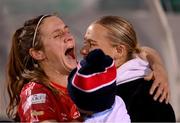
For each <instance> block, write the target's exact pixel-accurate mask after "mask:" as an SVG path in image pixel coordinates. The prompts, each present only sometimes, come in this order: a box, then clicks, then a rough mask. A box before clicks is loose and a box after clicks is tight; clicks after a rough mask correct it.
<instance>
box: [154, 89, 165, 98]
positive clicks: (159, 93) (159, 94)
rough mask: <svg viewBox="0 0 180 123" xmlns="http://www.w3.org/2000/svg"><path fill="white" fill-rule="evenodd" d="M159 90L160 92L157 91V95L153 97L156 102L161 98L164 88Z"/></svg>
mask: <svg viewBox="0 0 180 123" xmlns="http://www.w3.org/2000/svg"><path fill="white" fill-rule="evenodd" d="M157 87H158V86H157ZM157 89H158V90H157V91H156V93H155V95H154V97H153V99H154V100H157V99H158V98H159V97H160V96H161V94H162V92H163V87H162V86H159V87H158V88H157Z"/></svg>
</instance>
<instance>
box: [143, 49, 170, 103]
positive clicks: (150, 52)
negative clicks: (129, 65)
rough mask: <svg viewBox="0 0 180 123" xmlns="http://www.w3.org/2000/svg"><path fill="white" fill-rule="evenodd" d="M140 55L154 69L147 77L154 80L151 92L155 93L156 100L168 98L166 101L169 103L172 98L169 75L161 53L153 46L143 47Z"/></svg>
mask: <svg viewBox="0 0 180 123" xmlns="http://www.w3.org/2000/svg"><path fill="white" fill-rule="evenodd" d="M140 57H141V58H142V59H146V60H147V61H148V62H149V64H150V67H151V69H152V70H153V72H152V73H151V74H150V75H148V76H146V77H145V79H146V80H150V79H153V80H154V82H153V84H152V86H151V89H150V94H151V95H152V94H153V93H155V95H154V100H157V99H158V98H159V101H160V102H162V101H163V100H166V103H168V102H169V98H170V91H169V85H168V75H167V72H166V69H165V67H164V64H163V62H162V59H161V57H160V55H159V54H158V53H157V51H155V50H154V49H152V48H149V47H141V53H140ZM156 89H157V91H156Z"/></svg>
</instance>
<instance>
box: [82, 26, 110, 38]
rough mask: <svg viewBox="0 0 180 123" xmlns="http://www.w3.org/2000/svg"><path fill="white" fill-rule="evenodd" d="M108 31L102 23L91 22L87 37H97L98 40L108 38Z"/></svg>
mask: <svg viewBox="0 0 180 123" xmlns="http://www.w3.org/2000/svg"><path fill="white" fill-rule="evenodd" d="M107 33H108V30H107V29H106V28H105V27H103V26H101V25H100V24H91V25H90V26H89V27H88V29H87V31H86V34H85V38H92V39H94V38H96V40H98V39H102V38H107V37H106V36H107ZM94 40H95V39H94Z"/></svg>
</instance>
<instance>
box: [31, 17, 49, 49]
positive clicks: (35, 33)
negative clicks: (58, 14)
mask: <svg viewBox="0 0 180 123" xmlns="http://www.w3.org/2000/svg"><path fill="white" fill-rule="evenodd" d="M47 16H50V15H43V16H42V17H41V18H40V19H39V21H38V23H37V26H36V29H35V32H34V37H33V42H32V47H34V46H35V39H36V35H37V30H38V27H39V25H40V23H41V21H42V20H43V19H44V18H45V17H47Z"/></svg>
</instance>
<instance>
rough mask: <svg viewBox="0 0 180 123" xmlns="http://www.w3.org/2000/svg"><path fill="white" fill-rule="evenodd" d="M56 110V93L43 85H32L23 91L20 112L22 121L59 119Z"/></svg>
mask: <svg viewBox="0 0 180 123" xmlns="http://www.w3.org/2000/svg"><path fill="white" fill-rule="evenodd" d="M56 112H57V111H56V100H55V98H54V95H53V94H52V93H51V91H50V90H48V89H47V88H45V87H43V86H42V85H41V86H39V85H34V86H33V87H32V86H30V87H28V88H26V89H25V90H23V91H22V92H21V95H20V105H19V108H18V113H19V116H20V119H21V121H22V122H39V121H44V120H55V121H57V119H58V114H57V113H56Z"/></svg>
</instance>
